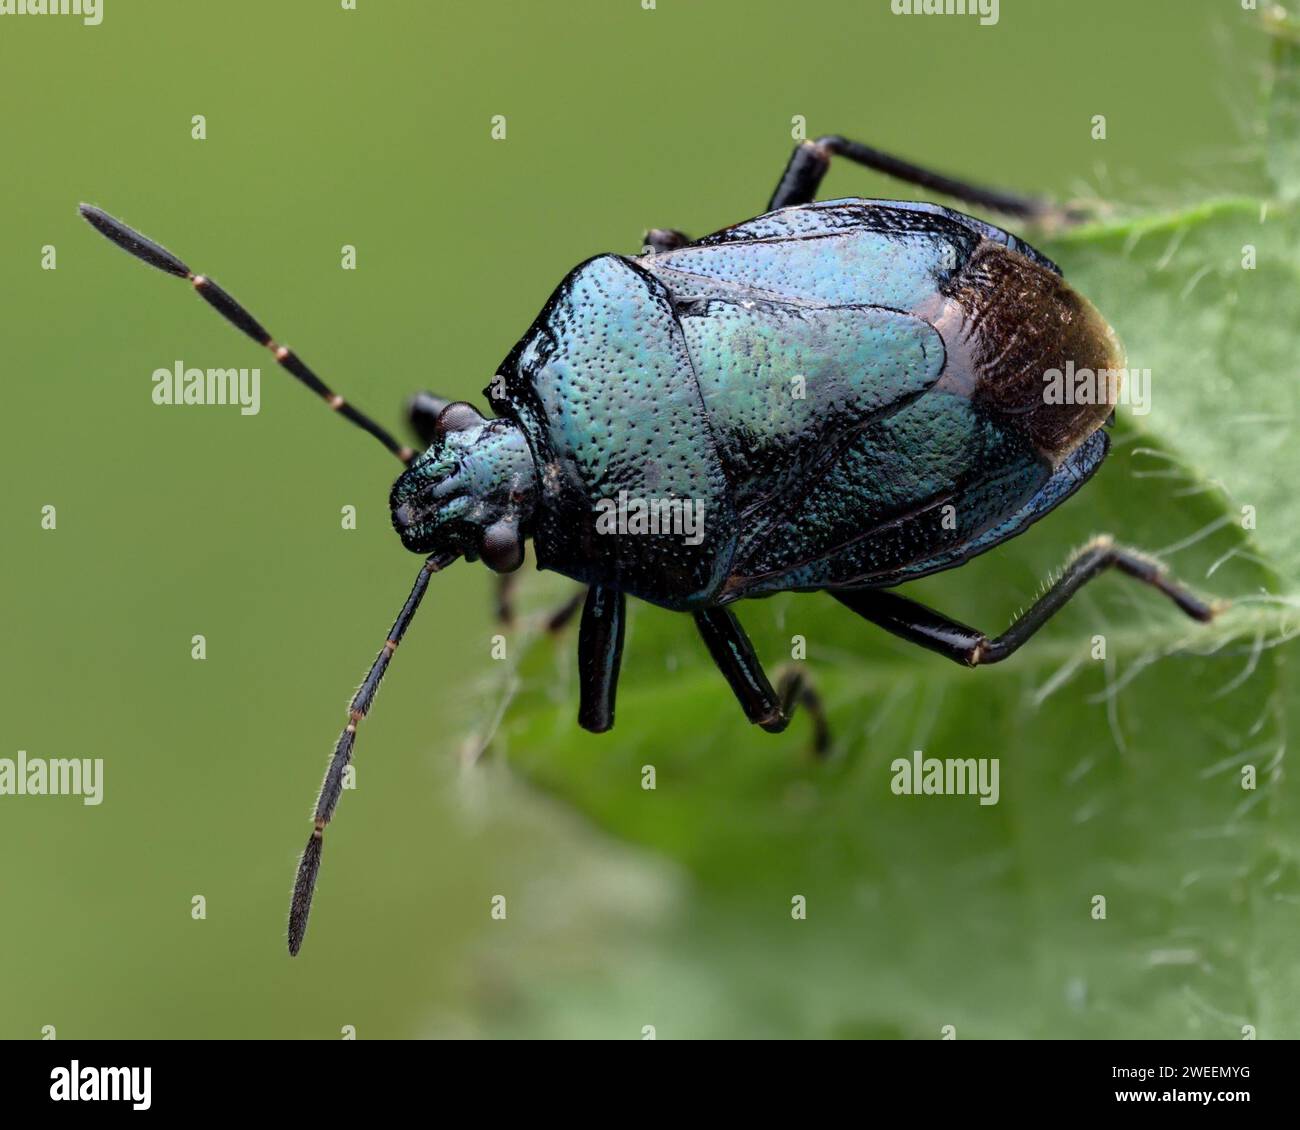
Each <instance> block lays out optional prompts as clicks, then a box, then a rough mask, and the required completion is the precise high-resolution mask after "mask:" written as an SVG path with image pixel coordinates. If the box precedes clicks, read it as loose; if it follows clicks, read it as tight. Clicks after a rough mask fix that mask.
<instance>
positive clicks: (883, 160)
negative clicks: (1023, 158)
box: [767, 134, 1058, 219]
mask: <svg viewBox="0 0 1300 1130" xmlns="http://www.w3.org/2000/svg"><path fill="white" fill-rule="evenodd" d="M832 156H837V157H847V158H848V159H849V160H850V161H854V162H856V163H857V164H859V165H865V166H866V167H867V168H868V169H874V170H875V171H876V172H878V173H884V174H885V175H886V176H891V177H896V178H897V179H898V180H901V181H906V182H907V183H909V184H914V185H917V186H918V187H920V188H926V189H930V190H932V191H934V192H938V193H941V194H942V195H944V196H951V197H952V198H953V199H955V200H964V201H965V202H966V203H968V204H974V205H976V206H977V207H980V208H991V209H992V210H993V211H995V212H1003V213H1005V214H1006V215H1009V216H1024V217H1026V218H1030V219H1033V218H1037V217H1041V216H1046V215H1049V214H1053V213H1056V212H1057V211H1058V209H1057V206H1056V205H1054V204H1052V203H1050V202H1049V201H1046V200H1038V199H1035V198H1034V197H1032V196H1021V195H1018V194H1016V193H1011V192H1002V191H999V190H998V189H994V188H983V187H981V186H979V185H975V184H971V183H969V182H968V181H962V180H957V179H956V178H954V177H949V176H945V175H944V174H943V173H936V172H932V171H931V170H930V169H923V168H922V167H921V166H920V165H913V164H912V163H911V162H910V161H904V160H902V159H901V158H899V157H893V156H890V154H888V153H882V152H881V151H880V150H879V149H872V148H871V147H870V146H869V145H862V144H861V143H860V142H857V141H850V140H849V139H848V138H845V137H840V136H838V135H837V134H829V135H827V136H826V137H819V138H818V139H817V140H816V141H803V142H800V143H799V144H798V145H797V146H795V150H794V153H792V154H791V155H790V161H789V164H787V165H786V167H785V172H783V173H782V174H781V180H780V181H779V182H778V183H777V186H776V191H775V192H774V193H773V194H772V200H771V202H770V203H769V204H768V206H767V209H768V211H769V212H770V211H772V210H773V209H776V208H785V207H787V206H788V205H791V204H810V203H811V202H812V201H813V199H814V198H815V197H816V195H817V189H818V188H819V187H820V186H821V183H822V177H824V176H825V175H826V170H827V169H829V168H830V165H831V157H832Z"/></svg>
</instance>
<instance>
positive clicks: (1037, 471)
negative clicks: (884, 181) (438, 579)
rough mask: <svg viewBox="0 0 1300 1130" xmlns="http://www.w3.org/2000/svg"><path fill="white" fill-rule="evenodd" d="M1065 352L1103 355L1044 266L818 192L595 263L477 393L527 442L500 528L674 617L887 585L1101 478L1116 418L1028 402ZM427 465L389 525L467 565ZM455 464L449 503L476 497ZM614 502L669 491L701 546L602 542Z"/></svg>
mask: <svg viewBox="0 0 1300 1130" xmlns="http://www.w3.org/2000/svg"><path fill="white" fill-rule="evenodd" d="M1027 323H1028V324H1027ZM1067 359H1069V360H1073V361H1074V363H1075V364H1076V365H1078V366H1080V367H1083V366H1089V367H1093V368H1096V369H1109V368H1116V369H1117V368H1118V367H1119V366H1120V365H1121V364H1122V361H1121V359H1120V351H1119V348H1118V345H1117V343H1116V341H1115V338H1114V336H1113V335H1112V334H1111V332H1110V330H1109V328H1108V327H1107V326H1106V324H1105V322H1103V321H1102V320H1101V318H1100V317H1099V316H1098V315H1097V314H1096V312H1095V311H1094V310H1093V309H1092V307H1091V306H1090V305H1089V304H1088V303H1087V302H1086V300H1084V299H1082V298H1081V297H1079V296H1078V295H1077V294H1075V292H1074V291H1072V290H1071V289H1070V288H1069V287H1068V286H1066V284H1065V283H1064V282H1063V281H1062V280H1061V278H1060V275H1059V272H1058V271H1057V270H1056V268H1055V267H1054V265H1053V264H1051V263H1050V261H1048V260H1047V259H1045V258H1044V257H1043V256H1041V255H1040V254H1039V253H1037V252H1036V251H1034V250H1033V249H1032V248H1030V247H1029V246H1028V245H1026V244H1025V243H1023V242H1022V241H1020V240H1019V239H1017V238H1016V237H1015V236H1012V235H1010V234H1008V233H1007V232H1004V231H1002V230H1001V229H999V228H995V227H993V226H991V225H989V224H985V223H982V222H980V221H976V220H972V219H971V218H970V217H967V216H963V215H961V214H960V213H957V212H953V211H950V210H949V209H945V208H939V207H937V206H934V205H916V204H907V203H898V202H882V201H860V200H841V201H829V202H825V203H818V204H811V205H805V206H800V207H794V208H787V209H783V210H781V211H778V212H774V213H770V214H768V215H766V216H763V217H760V218H759V219H756V220H752V221H750V222H748V223H744V224H740V225H737V226H736V227H733V228H729V229H726V230H725V231H722V232H719V233H718V234H716V235H713V236H709V237H707V238H705V239H702V240H700V241H698V242H696V243H693V244H689V245H687V246H684V247H681V248H678V249H675V250H671V251H668V252H664V253H659V254H646V255H642V256H639V257H624V256H619V255H603V256H599V257H597V258H595V259H591V260H588V261H587V262H586V263H583V264H582V265H581V266H579V267H577V268H576V269H575V270H574V271H572V272H571V273H570V274H569V275H568V277H567V278H566V279H565V280H564V281H563V282H562V283H561V285H560V286H559V288H558V289H557V290H556V291H555V293H554V294H553V295H552V297H551V299H550V300H549V301H548V302H547V304H546V306H545V308H544V309H543V311H542V312H541V314H540V315H539V316H538V318H537V320H536V321H535V322H534V324H533V326H532V327H531V329H530V330H529V331H528V333H527V334H525V335H524V337H523V339H522V340H521V341H520V342H519V344H518V345H517V346H516V347H515V349H514V350H513V351H512V352H511V353H510V355H509V356H508V357H507V358H506V360H505V362H504V363H503V364H502V366H501V367H500V369H499V372H498V378H497V380H496V381H494V382H493V384H492V385H490V386H489V388H488V389H487V390H486V394H487V395H488V397H489V399H490V401H491V403H492V406H493V408H494V409H496V411H497V412H498V413H499V415H500V417H501V418H502V419H504V420H507V421H509V423H510V424H511V425H513V426H515V427H517V428H518V431H519V433H520V434H521V435H522V437H523V438H524V440H526V443H527V447H528V449H529V450H530V452H531V455H532V471H533V476H532V479H531V482H528V483H527V484H526V489H523V490H521V491H520V492H519V493H520V501H519V505H517V506H516V507H515V508H514V511H513V513H512V514H510V515H509V516H508V517H507V518H506V520H507V521H508V522H512V523H513V524H514V528H515V529H516V530H517V532H518V535H519V537H520V538H523V537H527V536H531V537H532V538H533V540H534V542H535V546H536V553H537V560H538V564H539V566H541V567H542V568H550V569H555V570H558V571H560V572H562V573H565V574H567V575H569V576H571V577H573V578H575V579H577V580H579V581H583V582H585V583H588V584H596V585H609V586H612V587H615V588H617V589H618V590H619V591H622V592H624V593H627V594H628V595H631V596H636V597H639V598H641V599H644V600H648V601H651V602H653V603H656V604H660V605H663V606H665V607H668V608H673V609H679V610H690V609H697V608H700V607H706V606H710V605H718V604H726V603H729V602H731V601H734V600H736V599H739V598H741V597H745V596H757V595H762V594H766V593H771V592H776V591H781V590H788V589H822V588H858V587H883V586H888V585H892V584H897V583H899V582H900V581H902V580H906V579H908V578H910V577H915V576H920V575H923V574H925V573H929V572H934V571H936V570H938V569H945V568H950V567H951V566H953V565H955V564H958V563H960V562H961V561H964V560H966V559H967V558H969V557H970V556H972V555H973V554H974V553H978V552H982V551H984V550H986V549H988V548H991V547H992V546H993V545H996V544H997V543H998V542H1000V541H1002V540H1004V539H1005V538H1007V537H1010V536H1012V535H1014V534H1015V533H1018V532H1019V531H1020V530H1022V529H1023V528H1024V527H1025V526H1026V525H1028V524H1029V523H1030V522H1032V521H1034V520H1035V519H1036V518H1038V517H1041V516H1042V515H1043V514H1045V513H1046V512H1047V511H1048V510H1050V509H1051V508H1052V507H1054V506H1055V505H1057V504H1058V503H1059V502H1061V501H1062V500H1063V499H1064V498H1066V497H1067V496H1068V495H1069V494H1070V493H1072V491H1073V490H1074V489H1076V488H1077V487H1078V486H1079V485H1080V484H1081V483H1082V482H1083V481H1084V480H1085V479H1086V478H1087V477H1088V476H1089V475H1090V474H1091V473H1092V472H1093V471H1094V470H1095V469H1096V467H1097V466H1098V464H1099V463H1100V461H1101V459H1102V457H1103V456H1104V454H1105V450H1106V440H1105V436H1104V433H1101V432H1099V431H1098V430H1097V429H1099V428H1100V427H1101V425H1102V423H1103V422H1104V421H1105V419H1106V417H1107V415H1108V414H1109V412H1110V410H1111V409H1110V406H1109V405H1079V406H1075V405H1063V406H1049V405H1046V404H1045V403H1044V400H1043V397H1042V393H1041V389H1042V383H1041V378H1042V374H1043V373H1044V372H1045V371H1047V370H1049V369H1051V368H1053V367H1054V366H1058V365H1063V364H1064V363H1065V361H1066V360H1067ZM468 419H469V420H470V422H471V423H472V425H473V426H474V427H476V428H479V427H482V426H483V425H482V424H480V423H479V422H478V421H477V420H474V419H473V417H469V418H468ZM493 423H494V426H496V427H500V426H501V425H500V424H497V423H496V422H493ZM447 434H448V436H454V435H456V433H455V432H454V431H451V430H449V431H448V432H447ZM475 434H476V435H477V434H478V433H475ZM488 434H495V433H493V432H491V431H489V433H488ZM448 442H452V441H451V440H448ZM454 442H455V443H456V444H457V445H460V444H464V442H465V440H464V438H459V439H457V440H455V441H454ZM466 450H473V445H472V444H471V445H470V446H469V447H468V448H466ZM520 450H521V449H520V448H519V446H518V444H515V445H514V446H513V447H512V448H511V451H512V452H513V453H514V458H515V463H514V464H512V470H511V471H510V472H509V475H511V476H513V477H514V478H515V479H517V480H518V479H519V478H520V474H521V469H522V464H521V462H520V460H519V459H518V458H517V457H518V455H519V453H520ZM426 460H427V461H426ZM447 470H448V467H447V463H446V457H445V453H440V452H439V448H438V446H437V445H436V444H435V448H434V449H432V450H431V452H430V453H429V454H428V456H427V457H422V458H421V460H417V462H416V463H415V465H414V466H413V467H412V469H411V470H410V471H409V472H408V473H407V475H405V476H403V478H402V479H401V480H399V482H398V485H397V487H396V488H395V490H394V502H395V505H396V506H398V507H403V506H405V507H406V508H407V509H406V510H405V511H403V512H402V513H401V517H400V518H399V520H398V527H399V529H400V530H401V531H402V533H403V537H404V539H405V540H406V542H407V544H408V546H409V547H410V548H412V549H415V550H418V551H420V552H425V553H428V552H433V551H435V550H437V549H438V548H440V547H444V546H446V547H448V548H452V549H455V550H457V551H459V552H464V553H468V554H470V555H476V553H477V552H478V551H479V550H480V548H481V547H480V546H478V545H476V544H474V541H473V538H472V536H471V537H470V538H469V539H468V540H467V539H466V537H465V535H466V533H467V532H470V533H472V531H466V529H465V528H464V526H463V525H461V526H458V527H457V528H455V529H449V528H448V525H447V522H448V520H449V519H451V518H454V517H456V514H455V513H454V512H453V511H451V510H440V509H438V508H437V507H436V506H431V505H430V504H431V503H435V502H436V501H437V493H438V491H446V489H447V481H446V479H444V478H442V476H445V475H446V473H447ZM503 474H504V472H503ZM452 477H453V479H457V476H454V475H453V476H452ZM463 478H464V475H461V476H459V478H458V479H457V481H458V486H457V488H456V489H457V503H456V504H457V506H459V507H461V509H462V511H463V508H464V507H465V506H466V505H467V503H466V498H467V496H469V497H475V498H479V499H482V498H483V497H484V491H483V489H482V488H481V487H480V488H476V489H474V490H468V491H467V490H466V489H465V484H464V483H463V482H461V481H460V480H463ZM524 478H526V476H524ZM430 483H434V484H435V485H434V486H433V487H430V485H429V484H430ZM620 495H624V496H629V497H632V498H636V499H653V500H688V501H690V502H691V503H692V504H693V505H694V506H696V507H697V508H698V509H699V510H700V512H701V513H702V515H703V524H704V529H705V531H706V534H705V537H704V538H703V539H702V540H701V541H699V543H698V544H694V545H692V544H689V543H688V542H687V541H686V540H685V539H683V538H682V537H681V536H680V535H679V534H674V533H672V532H668V533H658V534H654V535H650V536H647V535H644V534H639V533H638V534H631V533H629V534H622V535H620V534H610V533H608V532H603V531H602V529H601V528H600V527H599V524H598V515H599V513H600V509H599V506H600V504H601V503H602V502H603V501H604V500H609V499H614V498H618V497H619V496H620ZM487 517H488V518H489V519H490V522H483V523H482V524H481V525H480V526H479V529H480V531H481V530H482V529H485V528H486V527H487V525H489V524H492V523H494V522H500V521H502V518H503V516H502V513H500V512H497V511H493V512H492V513H491V514H489V515H487ZM449 539H450V540H449ZM516 558H517V555H514V554H512V555H510V561H511V563H513V561H514V560H515V559H516Z"/></svg>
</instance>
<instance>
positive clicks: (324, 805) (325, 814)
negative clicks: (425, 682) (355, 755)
mask: <svg viewBox="0 0 1300 1130" xmlns="http://www.w3.org/2000/svg"><path fill="white" fill-rule="evenodd" d="M455 560H456V555H455V554H454V553H435V554H433V555H432V556H430V557H429V558H428V560H426V561H425V563H424V564H423V565H422V566H421V567H420V575H419V576H418V577H416V578H415V585H414V587H413V588H412V589H411V595H410V596H408V597H407V598H406V603H405V604H403V605H402V610H401V611H400V612H399V613H398V614H397V619H396V620H395V621H393V627H392V630H391V631H390V632H389V633H388V638H387V639H385V640H384V646H383V647H381V648H380V649H379V654H378V655H377V656H375V661H374V663H372V664H371V665H370V672H369V674H367V675H366V677H365V680H364V682H362V684H361V686H360V687H358V688H357V693H356V694H354V695H353V696H352V702H351V703H350V704H349V706H348V724H347V725H346V726H344V727H343V732H342V733H341V734H339V740H338V742H337V744H336V745H335V746H334V756H333V757H332V758H330V764H329V768H328V769H326V770H325V780H324V781H322V782H321V787H320V795H319V796H318V797H317V798H316V814H315V816H314V818H313V819H314V825H313V827H312V830H311V838H310V839H308V841H307V846H306V847H305V848H304V849H303V853H302V859H301V860H300V861H299V863H298V877H297V878H296V879H295V880H294V884H293V899H292V901H291V902H290V903H289V953H290V954H291V955H293V956H297V954H298V951H299V950H300V949H301V948H302V939H303V937H304V936H305V935H306V933H307V917H308V915H310V914H311V897H312V894H313V893H314V892H315V890H316V876H317V874H318V873H319V872H320V856H321V848H322V847H324V843H325V825H327V824H328V823H329V822H330V821H331V820H332V819H333V818H334V809H335V808H337V807H338V803H339V797H340V796H342V794H343V774H344V772H345V771H346V770H347V767H348V765H349V764H351V762H352V747H353V746H354V745H355V744H356V740H357V727H358V726H359V725H360V724H361V720H362V719H363V718H365V716H366V715H367V714H368V713H370V707H371V706H372V705H373V703H374V701H375V695H376V694H378V692H379V684H380V683H382V682H383V680H384V672H385V671H387V670H388V661H389V660H390V659H392V657H393V652H395V651H396V650H397V645H398V644H399V643H401V642H402V636H403V635H404V634H405V633H406V629H407V627H408V626H409V625H410V623H411V621H412V620H413V619H414V618H415V611H416V609H417V608H419V607H420V601H422V600H423V599H424V590H425V589H427V588H428V587H429V578H430V577H431V576H432V575H433V574H434V573H437V572H438V571H439V570H442V569H445V568H446V567H447V566H448V565H450V564H451V563H452V562H453V561H455Z"/></svg>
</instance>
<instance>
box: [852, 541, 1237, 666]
mask: <svg viewBox="0 0 1300 1130" xmlns="http://www.w3.org/2000/svg"><path fill="white" fill-rule="evenodd" d="M1107 569H1118V570H1119V571H1120V572H1122V573H1126V574H1127V575H1128V576H1130V577H1133V578H1135V579H1137V580H1139V581H1141V582H1142V583H1143V584H1147V585H1150V586H1151V587H1152V588H1155V589H1158V590H1159V591H1160V592H1162V593H1164V594H1165V596H1167V597H1168V598H1169V599H1170V600H1172V601H1173V602H1174V603H1175V604H1176V605H1177V606H1178V607H1179V608H1180V609H1181V610H1182V611H1183V612H1184V613H1186V615H1188V616H1190V617H1191V618H1192V619H1193V620H1200V621H1201V622H1202V623H1207V622H1209V621H1210V620H1212V619H1213V618H1214V616H1215V614H1216V613H1218V612H1219V611H1221V610H1222V608H1223V607H1225V606H1224V605H1223V604H1218V603H1208V602H1206V601H1204V600H1202V599H1201V598H1200V597H1199V596H1197V595H1196V594H1195V593H1193V592H1192V591H1191V590H1190V589H1189V588H1187V587H1186V586H1185V585H1183V584H1182V583H1181V582H1179V581H1177V580H1174V579H1173V578H1171V577H1170V576H1169V575H1168V572H1167V571H1166V569H1165V567H1164V566H1163V565H1161V564H1160V563H1159V562H1157V561H1154V560H1152V559H1151V558H1150V557H1147V556H1146V555H1145V554H1142V553H1139V552H1138V551H1136V550H1133V549H1128V548H1126V547H1124V546H1120V545H1116V544H1115V543H1114V542H1113V541H1111V539H1110V538H1108V537H1101V538H1096V539H1094V540H1093V541H1091V542H1089V543H1088V544H1087V545H1086V546H1084V548H1083V549H1082V550H1081V551H1080V552H1079V553H1078V555H1076V556H1075V557H1074V559H1073V560H1072V561H1071V562H1070V563H1069V564H1068V565H1067V566H1066V567H1065V570H1064V572H1063V573H1062V574H1061V577H1060V579H1059V580H1058V581H1057V582H1056V584H1054V585H1053V586H1052V587H1051V588H1050V589H1048V590H1047V592H1045V593H1044V594H1043V595H1042V596H1041V597H1039V599H1038V600H1037V601H1035V602H1034V604H1032V605H1030V608H1029V611H1028V612H1026V613H1025V614H1024V615H1023V616H1021V617H1020V619H1018V620H1017V621H1016V622H1015V623H1014V624H1012V625H1011V627H1009V628H1008V629H1007V630H1006V631H1005V632H1003V633H1002V634H1001V635H1000V636H996V637H994V638H993V639H989V637H988V636H986V635H985V634H984V633H983V632H980V631H977V630H976V629H974V628H969V627H967V626H966V625H965V624H962V623H960V622H959V621H957V620H952V619H950V618H949V617H947V616H944V615H943V614H942V613H940V612H935V611H934V610H933V609H931V608H927V607H926V606H925V605H923V604H918V603H917V602H916V601H914V600H909V599H908V598H907V597H905V596H899V595H898V594H897V593H893V592H889V591H887V590H884V589H829V590H827V591H829V592H830V594H831V596H833V597H834V598H835V599H836V600H838V601H839V602H840V603H841V604H843V605H845V607H847V608H851V609H853V611H854V612H856V613H857V614H858V615H859V616H862V617H864V618H866V619H867V620H870V621H871V622H872V623H873V624H877V625H879V626H880V627H882V628H884V629H885V630H886V631H888V632H893V634H894V635H896V636H899V637H901V638H902V639H905V640H907V641H908V642H910V643H914V644H918V645H920V646H921V647H925V648H929V649H930V650H931V651H935V652H938V653H939V654H940V655H943V656H946V657H947V658H948V659H951V660H953V661H954V662H956V663H961V664H963V665H964V666H967V667H977V666H981V665H983V664H987V663H1000V662H1001V661H1002V660H1004V659H1006V658H1007V657H1008V656H1010V655H1012V654H1013V653H1015V652H1016V651H1017V650H1019V648H1020V646H1021V645H1022V644H1024V643H1025V642H1026V641H1027V640H1029V638H1030V637H1031V636H1033V635H1034V633H1035V632H1037V631H1038V629H1039V628H1041V627H1042V626H1043V625H1044V624H1046V623H1047V621H1048V620H1050V619H1051V618H1052V616H1053V615H1055V613H1056V612H1057V611H1058V610H1059V609H1060V608H1061V607H1062V606H1063V605H1065V604H1066V603H1067V602H1068V601H1069V600H1070V598H1071V597H1073V596H1074V595H1075V593H1077V592H1078V591H1079V589H1081V588H1082V587H1083V586H1084V585H1085V584H1087V583H1088V582H1089V581H1091V580H1092V579H1093V578H1094V577H1097V576H1099V575H1100V574H1101V573H1103V572H1105V571H1106V570H1107Z"/></svg>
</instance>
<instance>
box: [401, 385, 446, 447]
mask: <svg viewBox="0 0 1300 1130" xmlns="http://www.w3.org/2000/svg"><path fill="white" fill-rule="evenodd" d="M450 403H452V402H451V401H450V400H448V399H447V398H446V397H445V396H435V395H434V394H433V393H431V392H417V393H416V394H415V395H414V396H413V397H411V399H410V400H408V401H407V402H406V422H407V423H408V424H410V425H411V430H412V431H413V432H415V436H416V438H417V439H418V440H419V441H420V442H421V443H422V444H423V445H424V446H425V447H429V446H431V445H432V444H433V441H434V439H436V438H437V435H438V432H437V430H436V429H435V428H434V426H433V425H434V421H435V420H437V419H438V415H439V413H440V412H442V410H443V409H444V408H446V407H447V405H448V404H450Z"/></svg>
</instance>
